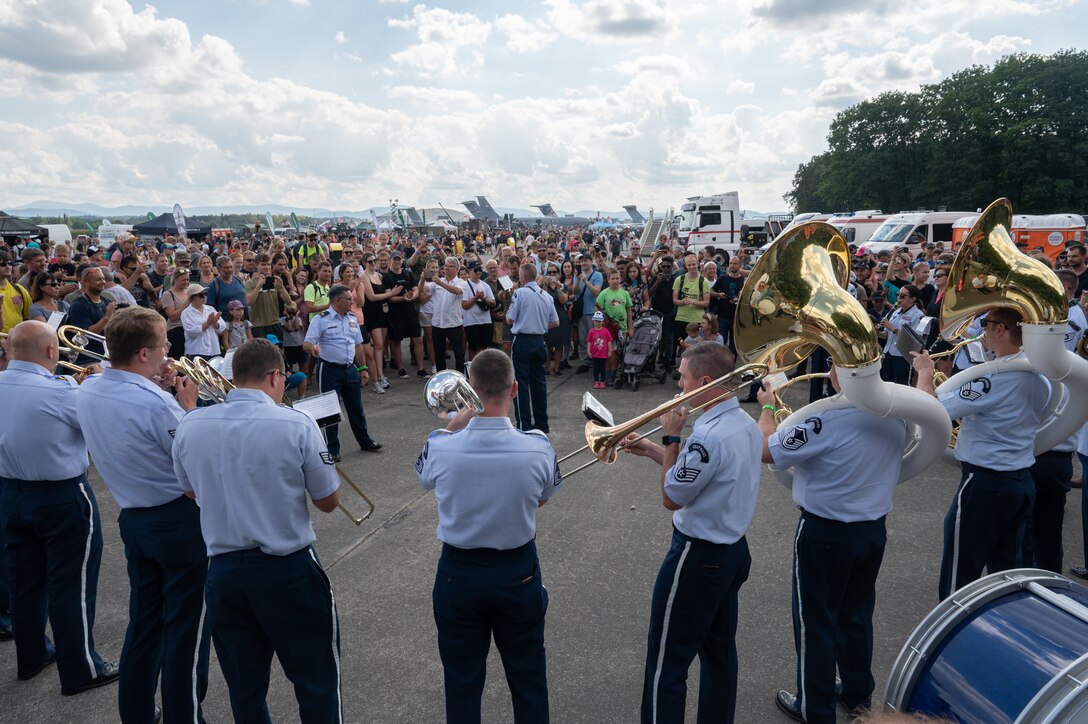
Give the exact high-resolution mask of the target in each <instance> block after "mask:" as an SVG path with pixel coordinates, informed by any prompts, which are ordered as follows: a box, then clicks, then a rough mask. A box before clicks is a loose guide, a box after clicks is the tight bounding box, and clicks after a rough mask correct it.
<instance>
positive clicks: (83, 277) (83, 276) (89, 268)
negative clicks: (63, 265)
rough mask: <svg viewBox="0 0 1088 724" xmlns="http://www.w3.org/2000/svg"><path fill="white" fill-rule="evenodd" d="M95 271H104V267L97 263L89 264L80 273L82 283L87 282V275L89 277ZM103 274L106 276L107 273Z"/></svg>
mask: <svg viewBox="0 0 1088 724" xmlns="http://www.w3.org/2000/svg"><path fill="white" fill-rule="evenodd" d="M94 271H102V267H100V266H98V265H97V264H88V265H87V266H85V267H83V271H81V272H80V273H79V281H80V283H83V282H86V281H87V277H89V276H90V275H91V272H94ZM102 276H103V277H105V276H106V275H105V273H103V274H102Z"/></svg>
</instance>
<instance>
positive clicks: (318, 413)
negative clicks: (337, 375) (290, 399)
mask: <svg viewBox="0 0 1088 724" xmlns="http://www.w3.org/2000/svg"><path fill="white" fill-rule="evenodd" d="M293 407H294V408H295V409H296V410H299V411H301V412H305V413H306V414H307V415H309V416H310V417H311V418H312V419H313V421H314V422H316V423H317V426H318V427H328V426H329V425H338V424H339V423H340V398H338V397H337V396H336V390H329V391H328V392H323V393H321V394H320V395H314V396H313V397H307V398H305V399H302V400H299V401H298V402H296V403H295V404H294V405H293Z"/></svg>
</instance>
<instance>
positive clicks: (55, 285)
mask: <svg viewBox="0 0 1088 724" xmlns="http://www.w3.org/2000/svg"><path fill="white" fill-rule="evenodd" d="M42 286H43V287H59V286H62V285H61V283H60V282H49V283H48V284H43V285H42Z"/></svg>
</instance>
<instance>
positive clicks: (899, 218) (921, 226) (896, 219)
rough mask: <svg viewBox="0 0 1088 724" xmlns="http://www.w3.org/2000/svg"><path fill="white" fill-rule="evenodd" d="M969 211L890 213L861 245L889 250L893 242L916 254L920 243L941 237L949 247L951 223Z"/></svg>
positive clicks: (950, 245) (867, 247)
mask: <svg viewBox="0 0 1088 724" xmlns="http://www.w3.org/2000/svg"><path fill="white" fill-rule="evenodd" d="M971 213H972V212H970V211H911V212H907V213H901V214H893V215H892V216H889V217H888V218H887V220H885V221H884V223H883V224H881V225H880V227H879V228H878V229H877V230H876V231H874V232H873V235H872V236H870V237H869V240H868V241H867V242H865V243H864V244H862V245H861V248H862V249H865V250H866V251H868V252H871V253H874V254H875V253H878V252H881V251H884V250H888V251H891V250H892V248H894V247H896V246H906V247H907V251H908V252H909V253H911V254H917V253H918V251H919V248H920V247H921V245H922V244H923V243H928V242H931V241H932V242H937V241H943V242H944V243H945V248H946V249H951V248H952V225H953V224H954V223H956V221H958V220H959V219H962V218H963V217H964V216H969V215H970V214H971Z"/></svg>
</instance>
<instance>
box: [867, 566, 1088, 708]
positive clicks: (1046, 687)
mask: <svg viewBox="0 0 1088 724" xmlns="http://www.w3.org/2000/svg"><path fill="white" fill-rule="evenodd" d="M884 708H885V710H894V711H903V712H917V713H920V714H927V715H930V716H935V717H945V718H947V719H949V720H952V721H960V722H971V723H972V724H977V723H988V722H1025V723H1026V722H1032V724H1036V723H1038V722H1085V721H1088V589H1086V588H1084V587H1083V586H1080V585H1079V584H1076V583H1073V582H1072V581H1070V580H1069V579H1068V578H1066V577H1065V576H1061V575H1058V574H1056V573H1051V572H1049V571H1041V570H1036V569H1034V568H1020V569H1015V570H1010V571H1002V572H1000V573H994V574H992V575H989V576H986V577H985V578H981V579H979V580H977V581H975V582H974V583H971V584H969V585H967V586H964V587H963V588H961V589H960V590H958V591H956V592H955V593H954V594H952V595H951V596H950V597H949V598H947V599H945V600H944V601H942V602H941V603H940V604H938V605H937V607H936V608H935V609H933V611H931V612H930V614H929V615H928V616H926V618H925V620H923V621H922V623H921V624H920V625H919V626H918V628H916V629H915V630H914V633H912V634H911V636H910V638H909V639H908V640H907V643H906V645H905V646H903V650H902V651H900V652H899V658H897V659H896V661H895V665H894V666H893V667H892V672H891V675H890V676H889V677H888V684H887V686H886V687H885V689H884Z"/></svg>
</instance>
